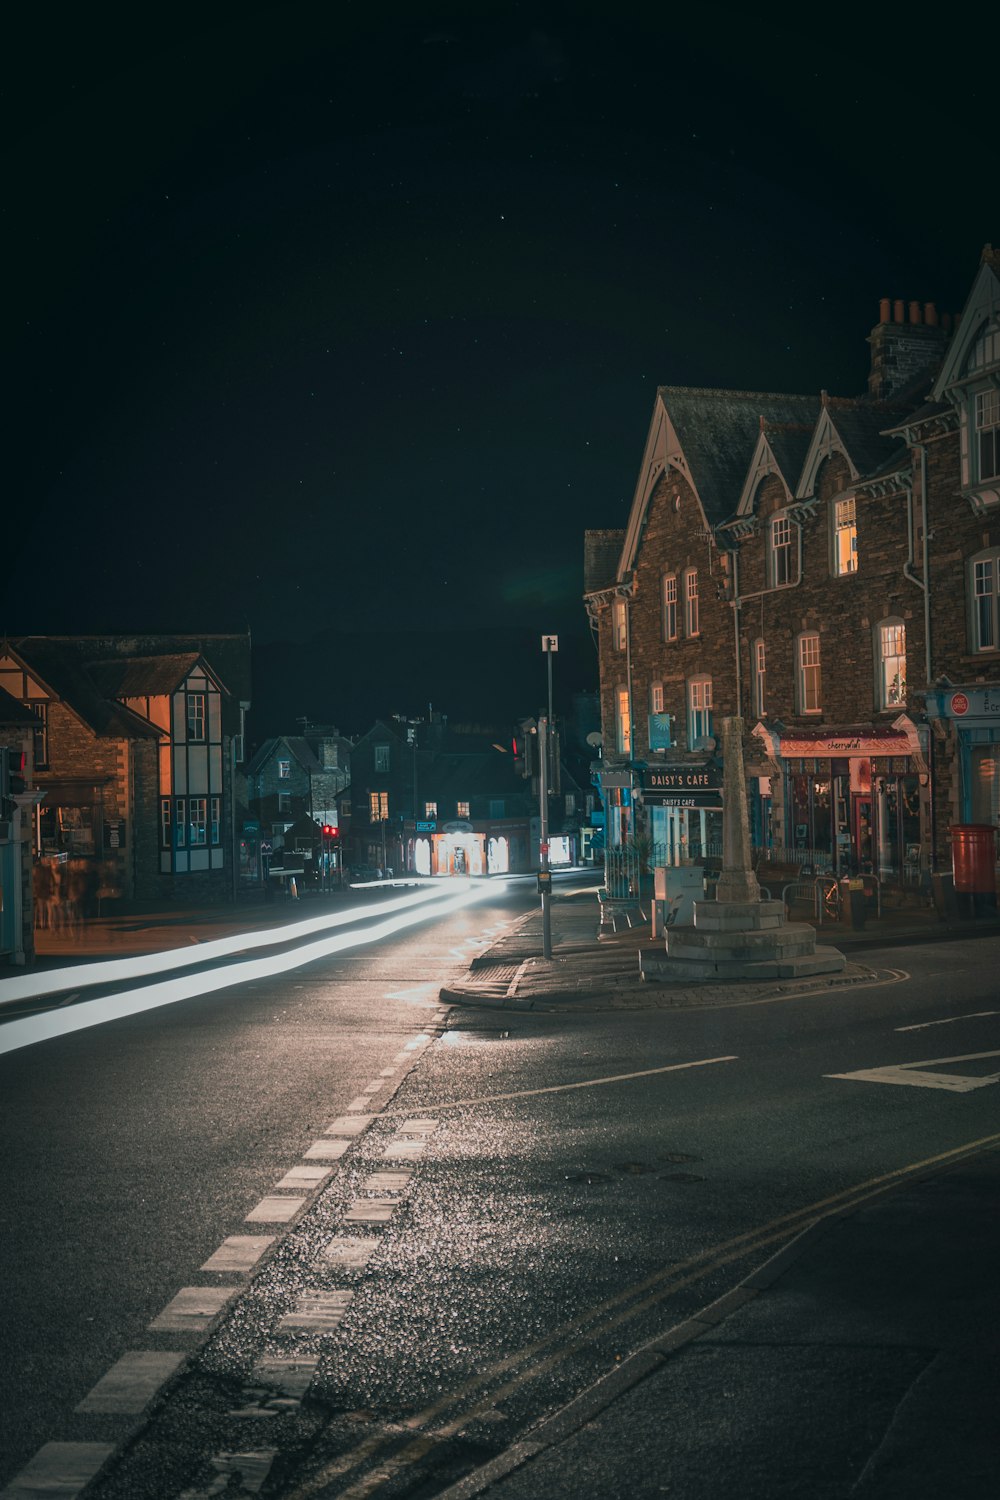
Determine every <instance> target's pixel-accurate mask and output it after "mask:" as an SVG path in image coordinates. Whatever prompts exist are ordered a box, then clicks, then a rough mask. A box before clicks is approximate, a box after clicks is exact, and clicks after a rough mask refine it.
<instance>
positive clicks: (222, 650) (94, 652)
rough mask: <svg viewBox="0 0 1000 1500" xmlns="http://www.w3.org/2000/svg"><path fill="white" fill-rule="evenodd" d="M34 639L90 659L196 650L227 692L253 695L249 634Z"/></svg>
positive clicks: (239, 697) (243, 697)
mask: <svg viewBox="0 0 1000 1500" xmlns="http://www.w3.org/2000/svg"><path fill="white" fill-rule="evenodd" d="M12 639H13V638H12ZM25 639H28V637H26V638H25ZM30 639H31V640H32V641H33V642H34V641H48V642H51V643H52V645H53V646H58V647H59V648H60V650H61V652H62V653H63V655H65V656H68V657H73V658H75V659H76V660H78V661H81V662H86V663H93V662H97V661H102V662H103V661H128V660H136V659H140V660H141V659H142V658H144V657H169V656H184V655H192V654H193V655H195V656H201V657H204V659H205V662H206V663H207V664H208V666H209V667H210V668H211V669H212V673H213V676H215V677H216V678H217V680H218V682H219V685H220V686H221V687H222V688H223V690H224V691H225V692H227V693H230V694H231V695H232V697H233V698H234V699H235V700H236V701H237V702H238V703H249V702H250V699H251V682H250V636H249V634H243V635H139V634H135V635H100V636H98V635H50V636H32V637H30Z"/></svg>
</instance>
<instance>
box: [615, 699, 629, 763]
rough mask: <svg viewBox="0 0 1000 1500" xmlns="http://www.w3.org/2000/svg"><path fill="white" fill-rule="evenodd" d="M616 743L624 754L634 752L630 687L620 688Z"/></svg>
mask: <svg viewBox="0 0 1000 1500" xmlns="http://www.w3.org/2000/svg"><path fill="white" fill-rule="evenodd" d="M616 729H617V735H616V743H617V745H618V749H619V750H620V751H621V753H622V754H623V755H631V753H632V709H631V705H630V704H629V701H628V688H619V689H618V712H617V714H616Z"/></svg>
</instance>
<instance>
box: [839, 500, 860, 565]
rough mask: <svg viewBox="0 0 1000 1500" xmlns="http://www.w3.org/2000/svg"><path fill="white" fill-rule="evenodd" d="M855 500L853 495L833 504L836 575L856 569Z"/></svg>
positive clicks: (856, 531) (856, 529)
mask: <svg viewBox="0 0 1000 1500" xmlns="http://www.w3.org/2000/svg"><path fill="white" fill-rule="evenodd" d="M856 512H857V502H856V501H855V499H854V496H853V495H850V496H849V497H848V498H847V499H846V500H836V501H835V502H834V506H833V571H834V572H835V573H836V575H837V577H838V578H840V577H843V575H844V574H846V573H856V572H857V571H858V527H857V514H856Z"/></svg>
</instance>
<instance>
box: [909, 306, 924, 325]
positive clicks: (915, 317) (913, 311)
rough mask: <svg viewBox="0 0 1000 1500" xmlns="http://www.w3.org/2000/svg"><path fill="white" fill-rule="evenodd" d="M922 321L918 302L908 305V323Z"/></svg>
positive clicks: (922, 316)
mask: <svg viewBox="0 0 1000 1500" xmlns="http://www.w3.org/2000/svg"><path fill="white" fill-rule="evenodd" d="M923 321H924V315H923V312H922V311H921V308H920V303H919V302H911V303H910V322H911V323H922V322H923Z"/></svg>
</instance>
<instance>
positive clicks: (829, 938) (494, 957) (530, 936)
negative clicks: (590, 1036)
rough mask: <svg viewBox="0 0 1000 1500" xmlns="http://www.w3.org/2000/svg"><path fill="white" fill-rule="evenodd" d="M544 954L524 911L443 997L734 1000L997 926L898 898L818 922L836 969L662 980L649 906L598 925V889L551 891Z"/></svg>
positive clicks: (821, 981)
mask: <svg viewBox="0 0 1000 1500" xmlns="http://www.w3.org/2000/svg"><path fill="white" fill-rule="evenodd" d="M551 929H552V958H551V959H550V960H546V959H544V958H542V918H541V913H540V911H534V912H529V913H528V915H527V916H525V917H522V918H521V919H520V921H519V922H517V923H516V924H515V925H514V928H513V929H512V930H511V931H510V932H509V933H506V934H505V935H504V936H503V937H502V938H501V939H500V940H499V941H498V942H496V943H494V944H492V946H491V947H489V948H488V949H486V951H485V952H484V953H481V954H480V955H479V957H478V958H476V959H474V960H473V962H472V965H471V968H470V970H469V973H468V975H467V976H466V977H465V978H464V979H463V980H462V981H461V982H460V983H458V984H452V985H450V986H448V987H446V988H444V989H442V991H441V999H442V1001H444V1002H446V1003H448V1002H450V1003H453V1004H459V1005H484V1006H491V1007H500V1008H502V1009H508V1010H537V1009H544V1008H547V1007H552V1008H553V1009H558V1010H560V1011H570V1010H581V1009H583V1010H589V1009H627V1010H636V1009H656V1008H661V1007H675V1006H683V1005H712V1004H723V1005H732V1004H733V1003H734V1002H735V1001H737V1000H738V999H739V998H740V995H741V994H746V995H748V996H749V995H751V994H752V995H753V996H754V997H755V998H757V999H761V998H766V997H767V996H768V995H771V994H775V995H780V994H789V993H791V992H793V991H794V993H795V994H802V993H804V992H806V991H809V990H812V989H816V990H828V989H832V988H836V987H838V986H842V985H851V984H857V983H859V982H861V983H863V982H865V981H866V980H870V979H871V978H872V977H873V976H874V974H875V972H876V971H875V970H874V969H873V968H872V967H871V966H870V965H868V964H867V963H866V962H865V958H864V954H865V951H866V950H868V949H873V948H879V947H884V946H886V945H888V944H892V943H926V942H933V941H935V940H937V939H945V938H961V937H964V938H969V937H978V936H985V935H988V934H992V935H1000V920H996V919H991V918H975V919H973V918H969V919H967V920H964V921H960V920H955V921H952V922H946V921H943V920H941V919H940V918H939V917H938V916H937V914H936V913H935V912H933V911H930V910H921V909H920V908H913V907H909V908H902V909H894V910H885V911H883V913H882V915H881V917H878V918H875V917H871V918H868V919H867V920H866V922H865V925H864V927H863V928H859V929H853V928H850V927H847V926H841V925H840V924H838V923H824V924H823V925H822V926H821V927H819V928H818V929H817V936H818V940H819V941H820V942H822V943H827V944H830V945H832V946H833V947H835V948H839V949H840V950H841V952H842V953H844V954H845V955H846V957H847V967H846V968H845V969H844V970H843V972H842V973H840V974H833V975H828V974H820V975H816V976H815V977H813V978H809V979H797V980H790V979H782V980H775V981H773V982H771V981H756V982H752V983H739V982H733V981H729V982H725V983H723V982H720V983H718V984H692V983H682V984H660V983H652V982H650V981H643V979H642V977H641V975H640V973H639V954H640V952H642V951H643V950H644V949H652V950H654V951H656V952H662V950H663V939H662V938H654V937H652V936H651V930H650V925H649V921H648V907H647V908H646V911H645V912H644V911H643V910H642V909H641V908H639V907H638V906H633V907H632V908H628V907H624V908H620V909H619V916H618V917H617V919H616V920H615V922H614V925H613V926H612V925H606V926H604V927H602V926H601V921H600V907H599V904H598V900H597V893H596V889H595V890H593V891H585V892H579V893H576V894H574V895H572V896H568V897H561V896H559V895H558V894H557V895H555V896H554V897H553V901H552V906H551Z"/></svg>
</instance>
